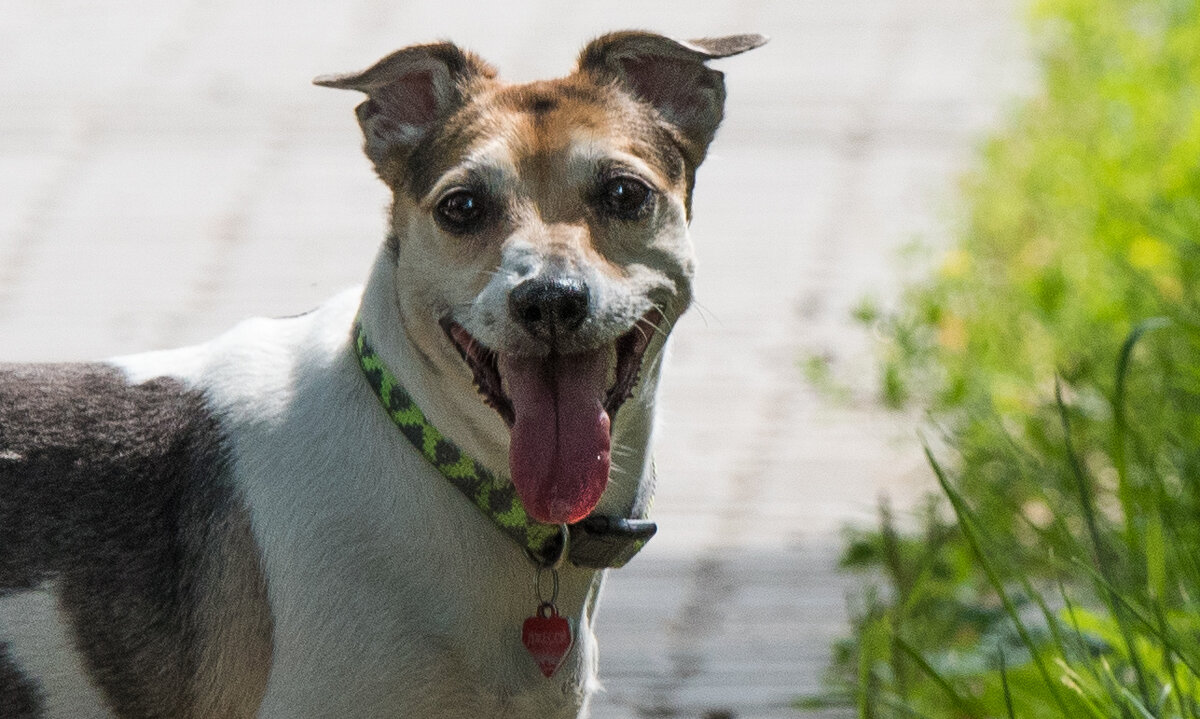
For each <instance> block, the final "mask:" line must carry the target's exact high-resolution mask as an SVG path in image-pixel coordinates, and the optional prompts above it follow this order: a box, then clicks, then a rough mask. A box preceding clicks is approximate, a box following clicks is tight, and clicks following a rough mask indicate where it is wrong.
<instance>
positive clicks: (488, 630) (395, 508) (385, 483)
mask: <svg viewBox="0 0 1200 719" xmlns="http://www.w3.org/2000/svg"><path fill="white" fill-rule="evenodd" d="M345 321H346V322H347V323H348V322H349V321H350V318H349V317H347V318H346V320H345ZM331 324H332V326H335V327H336V326H339V325H340V324H341V323H340V322H333V323H331ZM342 334H343V336H344V333H342ZM291 354H294V355H295V356H300V357H305V358H306V361H305V362H303V363H299V364H297V365H295V366H293V367H290V368H287V371H284V372H280V371H279V370H280V368H279V367H275V368H272V371H268V372H264V373H263V374H262V376H248V375H247V374H246V370H242V374H241V375H240V376H239V377H238V379H237V381H236V382H228V381H225V380H223V379H219V378H214V379H212V380H211V381H209V386H208V388H207V390H206V394H207V396H208V397H209V398H210V400H211V401H213V402H214V403H215V404H216V405H217V407H218V409H219V411H220V413H221V414H222V415H223V416H225V417H226V422H227V423H228V424H229V428H230V430H231V431H230V437H231V438H232V443H233V450H234V462H233V470H234V481H235V483H236V485H237V486H238V488H239V489H240V490H241V492H242V493H243V495H244V497H245V499H246V501H247V504H248V506H249V507H250V508H251V515H252V517H253V528H254V533H255V536H256V538H257V541H258V543H259V545H260V548H261V552H262V556H263V567H264V572H265V574H266V578H267V586H268V588H269V595H270V602H271V609H272V615H273V617H274V621H275V642H274V657H273V661H272V671H271V676H270V678H269V681H268V686H267V693H266V697H265V699H264V703H263V708H262V711H261V713H260V716H262V717H293V716H342V717H388V716H422V717H432V718H437V717H446V718H447V719H450V718H454V717H480V716H488V717H510V716H511V717H529V716H539V717H559V716H561V717H573V716H576V715H577V714H578V712H579V707H580V705H581V704H582V702H583V696H584V691H583V686H585V685H587V684H588V683H589V682H590V681H591V677H592V676H593V675H594V662H593V661H592V656H593V654H594V652H593V651H592V639H591V636H590V631H588V629H587V627H586V626H585V627H582V628H579V627H577V635H576V642H577V646H576V649H575V651H574V652H573V654H572V659H570V660H568V663H567V665H565V666H564V667H563V668H562V669H560V671H559V673H557V674H556V675H555V676H554V677H553V678H551V679H546V678H544V677H543V676H542V675H541V674H540V672H539V671H538V670H537V668H536V665H535V664H534V663H533V661H532V659H531V658H530V656H529V655H528V654H527V653H526V651H525V649H524V647H523V646H522V645H521V641H520V631H521V624H522V622H523V620H524V618H525V617H526V616H527V615H529V614H532V612H533V610H534V608H535V606H536V599H535V597H534V596H533V593H532V590H531V589H530V583H531V579H532V576H533V575H532V571H533V570H532V568H531V567H530V566H529V565H528V563H527V562H526V561H525V560H524V558H523V556H522V555H521V553H520V550H519V549H517V548H516V545H514V544H512V543H511V541H510V540H509V539H508V538H507V537H505V536H504V535H503V534H501V533H500V532H498V531H497V530H496V528H495V527H494V526H492V525H491V524H490V522H489V521H488V520H487V519H486V518H485V517H483V516H482V515H481V514H479V513H478V512H477V511H476V510H475V508H474V507H472V506H471V505H470V503H469V502H467V501H466V500H465V499H464V497H463V496H462V495H461V494H460V493H459V491H458V490H457V489H455V488H454V487H453V486H451V485H450V484H449V483H448V482H447V481H446V480H445V479H444V478H442V477H441V476H440V475H438V474H437V473H436V471H434V470H433V469H432V467H431V466H430V465H429V464H428V463H427V462H426V461H425V460H424V459H423V458H422V457H421V456H420V455H419V454H417V453H416V452H415V451H414V450H413V449H412V447H411V446H410V445H408V443H407V442H406V441H405V440H403V438H401V437H400V436H399V435H398V432H397V429H396V427H395V426H394V425H393V424H391V422H390V420H389V419H388V418H387V416H386V414H385V413H383V412H381V411H379V408H378V406H377V405H378V400H377V399H376V398H375V397H374V396H373V395H372V394H371V391H370V389H369V387H368V386H367V384H366V383H365V382H364V381H363V378H362V377H361V374H360V372H359V370H358V368H357V367H356V366H355V365H354V364H353V359H352V357H351V356H349V355H348V354H347V353H346V352H345V348H344V347H342V348H337V347H325V348H322V347H308V348H302V349H301V348H298V349H297V350H296V351H295V352H294V353H291ZM322 355H324V358H323V359H321V360H319V361H317V360H316V359H314V358H319V357H322ZM280 377H286V378H287V386H282V385H281V380H280V379H279V378H280ZM269 402H270V403H275V404H274V405H273V409H272V410H271V411H269V412H268V411H265V410H263V411H259V410H255V411H246V410H247V409H248V408H251V407H254V406H255V405H257V404H262V405H266V404H267V403H269ZM313 418H319V421H314V419H313ZM571 591H572V592H573V593H574V595H575V596H576V597H579V596H581V595H582V594H584V593H585V591H586V589H580V588H573V589H572V590H571Z"/></svg>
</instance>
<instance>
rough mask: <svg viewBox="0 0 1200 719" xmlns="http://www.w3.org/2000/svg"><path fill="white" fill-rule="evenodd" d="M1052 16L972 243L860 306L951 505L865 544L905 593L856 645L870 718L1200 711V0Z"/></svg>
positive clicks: (969, 184)
mask: <svg viewBox="0 0 1200 719" xmlns="http://www.w3.org/2000/svg"><path fill="white" fill-rule="evenodd" d="M1033 25H1034V37H1035V43H1036V47H1037V48H1038V51H1039V55H1040V63H1041V65H1040V66H1041V71H1042V76H1041V79H1042V84H1041V89H1040V91H1039V92H1038V94H1037V95H1035V96H1034V97H1032V98H1030V99H1029V100H1027V101H1026V102H1025V103H1024V104H1023V105H1022V107H1021V108H1019V110H1018V111H1017V112H1016V114H1015V115H1014V116H1013V118H1012V120H1011V122H1010V123H1009V125H1008V127H1007V128H1006V129H1005V130H1004V131H1003V132H1002V133H1001V134H999V135H998V136H997V137H995V138H994V139H993V140H991V141H990V142H988V143H987V145H986V146H985V147H984V148H983V150H982V153H981V160H980V163H979V167H978V169H977V170H976V171H975V172H973V173H972V174H971V175H970V176H969V177H968V178H967V179H966V180H965V183H964V188H963V192H964V196H965V199H966V202H965V204H964V211H963V215H962V217H961V218H960V221H959V225H958V226H957V227H956V240H957V241H956V244H955V246H954V247H953V248H952V249H951V250H950V251H949V252H947V253H946V254H945V256H944V257H943V258H942V260H941V262H940V263H939V264H938V266H937V268H936V271H935V272H934V273H933V274H932V276H931V277H929V278H928V279H927V280H925V281H923V282H921V283H920V284H918V285H916V286H913V287H912V288H910V290H909V291H908V292H907V294H906V296H905V298H904V301H903V302H902V303H901V306H900V309H899V310H898V311H896V312H895V313H893V314H881V313H879V312H878V311H877V310H874V309H872V308H870V307H869V306H864V307H863V308H862V309H860V310H859V311H858V313H857V314H858V316H859V317H860V319H861V320H862V321H864V322H866V323H869V324H872V325H873V326H874V327H875V328H876V330H877V331H878V333H879V334H881V335H883V336H884V337H886V338H887V342H886V346H885V357H884V361H883V364H884V367H883V372H882V376H883V381H882V392H883V396H884V399H885V401H887V402H889V403H891V404H894V405H904V404H908V405H911V404H919V405H921V406H926V407H929V408H930V411H931V416H932V418H933V420H934V424H935V427H936V430H935V435H936V436H934V437H933V438H932V440H933V444H934V445H936V446H937V447H939V450H938V453H937V455H938V457H937V459H934V458H933V457H931V462H932V463H933V464H934V466H935V468H936V469H937V471H938V473H939V477H940V478H941V480H942V483H943V488H944V492H945V498H948V499H949V500H950V505H951V508H952V509H953V512H952V513H951V514H952V516H949V515H948V514H947V512H945V511H942V512H940V513H939V511H938V510H937V509H936V508H931V509H930V510H929V511H928V512H926V514H925V516H924V519H923V520H922V525H923V530H922V531H921V533H920V534H919V535H918V536H903V535H902V534H901V533H899V532H897V531H896V530H895V529H894V528H893V525H892V522H891V520H890V518H887V517H885V521H884V523H883V526H882V528H881V529H880V530H878V531H876V532H871V533H865V534H856V535H853V536H852V537H851V542H850V547H849V549H848V551H847V563H848V564H851V565H855V566H869V567H875V568H878V569H882V570H883V571H882V576H884V577H885V578H886V579H887V586H886V587H884V588H883V589H882V590H881V591H880V592H879V593H878V594H876V595H873V596H871V597H868V598H866V599H864V600H863V602H862V606H860V607H859V608H858V609H859V611H858V619H857V620H856V636H855V637H854V638H853V640H851V641H850V642H848V643H847V644H846V645H845V646H843V647H842V648H841V649H840V667H841V671H842V674H841V676H842V677H843V679H845V680H846V686H847V687H852V689H850V690H849V692H850V693H849V695H848V696H852V697H853V698H854V699H855V701H856V703H857V705H858V708H859V714H860V716H863V717H893V716H895V717H899V716H920V717H1006V716H1019V717H1077V716H1078V717H1200V705H1198V703H1197V702H1198V701H1200V684H1198V682H1200V674H1198V673H1197V670H1198V669H1200V306H1198V298H1200V0H1143V1H1134V0H1039V1H1038V2H1036V4H1035V7H1034V10H1033ZM943 465H944V466H945V469H944V470H943V468H942V466H943ZM943 507H944V505H943Z"/></svg>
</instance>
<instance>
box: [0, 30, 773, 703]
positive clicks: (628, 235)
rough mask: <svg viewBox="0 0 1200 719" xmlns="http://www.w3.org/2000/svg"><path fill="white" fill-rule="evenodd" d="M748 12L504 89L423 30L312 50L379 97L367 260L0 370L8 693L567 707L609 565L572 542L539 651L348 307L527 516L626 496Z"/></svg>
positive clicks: (645, 458) (637, 497)
mask: <svg viewBox="0 0 1200 719" xmlns="http://www.w3.org/2000/svg"><path fill="white" fill-rule="evenodd" d="M764 41H765V39H764V38H762V37H760V36H758V35H739V36H733V37H724V38H716V39H705V40H697V41H692V42H676V41H673V40H669V39H667V38H664V37H661V36H659V35H654V34H651V33H646V32H621V33H615V34H610V35H606V36H604V37H601V38H599V39H597V40H595V41H594V42H592V43H591V44H589V45H588V46H587V47H586V48H584V50H583V52H582V53H581V55H580V57H579V63H578V67H577V69H576V70H575V71H574V72H573V73H572V74H571V75H569V76H567V77H565V78H561V79H557V80H551V81H543V82H533V83H529V84H525V85H510V84H506V83H504V82H501V81H500V80H499V79H497V76H496V72H495V70H493V69H492V67H490V66H489V65H488V64H487V63H485V62H484V61H482V60H481V59H479V58H478V57H476V56H475V55H472V54H470V53H468V52H465V51H463V50H461V49H459V48H458V47H456V46H455V45H452V44H449V43H440V44H433V45H421V46H415V47H410V48H407V49H404V50H400V51H399V52H396V53H394V54H392V55H390V56H388V57H386V58H384V59H383V60H381V61H380V62H379V63H378V64H376V65H375V66H373V67H371V68H370V69H368V70H366V71H364V72H362V73H358V74H353V75H345V76H337V77H326V78H318V79H317V83H318V84H320V85H326V86H330V87H338V88H346V89H352V90H358V91H361V92H363V93H365V94H366V95H367V100H366V101H365V102H363V103H362V104H361V105H359V106H358V109H357V114H358V118H359V121H360V123H361V125H362V130H363V133H364V135H365V137H366V145H365V147H366V154H367V155H368V157H369V158H370V159H371V161H372V162H373V163H374V165H375V168H376V170H377V172H378V174H379V176H380V177H381V178H382V179H383V181H384V182H385V183H387V185H388V186H389V187H390V188H391V190H392V192H393V194H394V202H393V204H392V209H391V215H390V230H391V231H390V233H389V235H388V238H387V241H386V242H385V244H384V246H383V249H382V250H381V252H380V253H379V256H378V259H377V260H376V263H375V266H374V270H373V271H372V273H371V275H370V278H369V281H368V282H367V285H366V288H365V289H363V290H356V291H351V292H347V293H345V294H343V295H342V296H339V297H337V298H335V299H333V300H332V301H331V302H329V303H327V304H326V305H324V306H322V307H321V308H319V309H317V310H315V311H313V312H311V313H309V314H307V315H303V316H300V317H295V318H289V319H278V320H267V319H255V320H249V321H246V322H244V323H242V324H241V325H239V326H237V327H236V328H234V329H233V330H231V331H230V332H228V333H227V334H225V335H222V336H221V337H218V338H217V339H215V340H213V341H211V342H209V343H207V344H204V345H200V346H196V347H190V348H185V349H180V350H172V351H166V352H155V353H149V354H143V355H136V356H131V357H124V358H119V359H115V360H111V361H108V362H103V363H94V364H64V365H5V366H0V716H3V717H5V718H6V719H16V718H21V719H25V718H34V717H70V718H71V719H79V718H81V717H187V718H190V719H213V718H218V717H252V716H259V717H279V718H286V719H295V718H297V717H304V718H308V717H339V718H342V717H424V718H436V717H445V718H450V717H455V718H466V717H470V718H472V719H478V718H480V717H574V716H578V715H580V714H581V713H583V712H586V705H587V702H588V697H589V695H590V694H591V692H592V691H593V690H594V689H595V688H596V686H597V682H596V646H595V640H594V637H593V634H592V630H591V625H592V621H593V618H594V612H595V608H596V600H597V595H598V593H599V590H600V585H601V582H602V580H603V575H604V572H603V571H597V570H595V569H586V568H580V567H576V566H572V565H570V564H569V563H567V564H564V565H563V566H562V567H561V569H560V570H559V572H560V577H561V587H560V590H559V593H558V595H557V602H556V604H557V608H558V610H559V611H560V612H561V613H562V614H563V615H564V616H566V617H569V618H570V619H571V621H572V622H573V624H574V645H573V647H572V648H571V650H570V652H569V654H568V655H567V656H566V659H565V661H564V663H563V664H562V666H561V667H560V668H559V670H558V671H557V672H556V673H555V674H554V675H553V677H551V678H549V679H547V678H545V677H543V675H542V673H541V672H539V670H538V668H537V667H536V666H535V665H534V663H533V661H531V658H530V656H529V654H527V653H526V651H525V650H524V648H523V647H522V646H521V638H520V637H521V634H520V628H521V626H522V622H523V621H524V620H525V619H526V618H528V617H529V615H530V613H531V610H533V608H534V606H535V601H536V597H535V592H534V590H533V589H532V588H531V579H532V578H533V570H532V568H531V567H532V565H531V564H530V561H529V559H528V558H527V556H526V554H525V553H524V552H523V551H522V550H521V548H520V547H518V546H517V545H516V544H515V543H514V542H512V541H509V540H508V539H507V538H505V537H504V536H503V535H502V534H501V533H500V532H498V531H497V528H496V526H494V525H493V524H492V523H491V522H490V521H489V519H488V518H487V517H485V516H484V515H483V514H481V513H480V512H479V511H477V510H476V509H475V508H474V507H472V506H471V504H470V502H468V501H466V500H465V499H464V497H463V495H462V494H461V493H460V492H459V491H458V490H457V489H456V488H454V487H453V486H452V485H451V484H449V483H448V482H447V481H446V480H445V479H444V478H443V477H442V476H441V475H440V474H438V472H437V471H436V470H435V469H434V467H433V466H432V465H431V464H430V462H428V461H427V460H426V459H425V457H424V456H422V454H421V453H420V452H419V451H418V450H417V449H416V448H415V447H414V446H413V445H412V444H410V443H409V442H408V441H406V440H405V438H404V437H403V436H402V435H401V433H400V432H399V431H398V430H397V427H396V426H395V425H394V424H393V423H392V421H391V419H390V418H389V417H388V415H387V413H385V412H384V411H382V408H381V407H380V405H379V402H378V400H377V398H376V397H375V396H374V394H373V393H372V389H371V388H370V387H369V386H368V382H367V381H366V380H365V379H364V374H363V372H362V371H361V369H360V367H359V366H358V360H357V358H356V354H355V350H354V345H353V340H352V333H351V327H352V325H353V324H354V322H355V318H356V317H357V318H359V319H360V321H361V323H362V326H363V328H364V330H365V331H366V333H367V335H368V336H369V337H370V338H371V342H372V344H373V345H374V347H375V349H376V352H377V354H378V357H379V358H380V359H381V360H382V361H383V362H385V363H386V364H387V366H389V367H390V368H391V369H392V371H393V372H394V374H395V376H396V377H397V378H398V380H399V382H400V383H401V384H402V385H403V386H404V387H405V388H406V389H407V391H408V393H409V394H410V395H411V396H412V398H413V399H414V400H415V402H416V404H417V405H418V406H419V407H420V408H421V409H422V410H423V411H424V413H425V415H426V416H427V417H428V418H429V420H430V422H431V423H432V424H433V425H434V426H436V427H437V428H438V430H440V431H441V433H442V434H443V435H445V436H446V437H448V438H450V439H452V440H453V441H454V442H455V443H457V445H458V446H459V447H460V448H461V449H462V450H463V451H465V452H466V453H467V454H469V455H470V456H471V457H473V458H474V459H475V460H477V461H478V462H479V463H480V464H482V465H483V466H485V467H487V468H490V469H491V470H492V471H493V472H494V473H496V474H497V475H499V476H501V477H506V478H511V482H512V486H513V487H514V488H515V490H516V492H517V495H518V496H519V498H520V500H521V502H522V503H523V504H524V507H525V510H526V511H527V513H528V514H529V515H530V516H531V517H532V518H533V519H535V520H537V521H539V522H543V523H548V524H567V523H571V522H575V521H576V520H579V519H581V518H583V517H585V516H588V515H590V514H593V513H604V514H609V515H625V516H628V513H629V512H630V508H631V507H634V506H637V505H638V504H639V503H642V504H644V503H645V501H646V499H647V497H648V495H649V493H650V491H651V490H652V484H653V472H652V468H651V461H650V446H649V445H650V439H651V429H652V426H653V416H652V415H653V410H654V397H655V391H656V386H657V383H658V375H659V369H660V365H661V357H662V349H663V344H664V342H665V340H666V336H667V333H668V331H669V330H670V328H671V326H672V324H673V323H674V322H675V320H676V319H677V318H678V317H679V315H680V314H681V313H682V312H683V311H684V310H685V309H686V308H687V306H688V304H689V302H690V298H691V289H690V288H691V278H692V270H693V259H692V250H691V246H690V242H689V239H688V233H687V225H688V219H689V216H690V212H691V202H690V200H691V195H692V188H693V184H694V181H695V173H696V169H697V167H698V166H699V165H700V162H701V161H702V160H703V159H704V156H705V153H706V151H707V148H708V145H709V143H710V141H711V140H712V138H713V134H714V132H715V131H716V129H717V125H718V124H719V122H720V121H721V117H722V111H723V110H722V107H723V102H724V96H725V93H724V85H723V80H722V76H721V74H720V73H719V72H717V71H715V70H712V69H709V68H708V67H706V65H705V63H706V61H709V60H711V59H714V58H719V57H725V56H729V55H734V54H737V53H740V52H743V51H746V50H749V49H751V48H754V47H757V46H758V45H760V44H762V43H763V42H764ZM647 328H652V330H653V331H652V332H651V335H652V336H651V337H649V342H646V341H640V340H637V341H635V340H631V339H629V338H631V337H634V338H635V339H636V338H637V337H640V336H641V334H642V333H643V332H645V331H646V329H647ZM626 397H628V398H629V399H628V401H625V402H624V403H622V400H625V399H626Z"/></svg>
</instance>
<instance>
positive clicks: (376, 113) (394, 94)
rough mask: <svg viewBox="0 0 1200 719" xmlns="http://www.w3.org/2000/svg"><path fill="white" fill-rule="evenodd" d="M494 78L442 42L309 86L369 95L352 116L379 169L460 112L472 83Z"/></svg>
mask: <svg viewBox="0 0 1200 719" xmlns="http://www.w3.org/2000/svg"><path fill="white" fill-rule="evenodd" d="M495 76H496V71H495V69H493V68H492V67H491V66H490V65H488V64H487V63H486V62H484V61H483V60H481V59H480V58H478V57H476V56H475V55H473V54H471V53H468V52H464V51H463V50H461V49H460V48H459V47H458V46H456V45H454V44H452V43H448V42H443V43H436V44H431V45H414V46H412V47H407V48H404V49H403V50H398V51H396V52H394V53H392V54H391V55H388V56H387V57H385V58H383V59H382V60H380V61H379V62H377V63H375V64H374V65H372V66H371V67H369V68H367V69H366V70H363V71H362V72H359V73H352V74H348V75H322V76H320V77H318V78H316V79H315V80H313V83H314V84H317V85H321V86H322V87H336V88H341V89H343V90H358V91H359V92H364V93H366V94H367V100H366V102H364V103H362V104H361V105H359V106H358V107H357V108H355V114H356V115H358V123H359V125H361V126H362V131H363V136H364V137H365V138H366V144H365V147H364V150H365V151H366V153H367V157H369V158H371V160H372V161H373V162H374V163H375V165H376V167H380V165H381V164H382V163H383V161H384V159H385V158H386V157H387V156H388V154H389V153H390V152H391V151H392V150H393V149H394V148H396V147H402V146H411V145H413V144H416V142H418V141H419V140H420V139H421V138H422V137H423V136H424V135H425V133H426V132H428V130H429V129H430V128H431V127H433V126H434V125H435V124H436V123H437V122H439V121H440V120H442V119H444V118H445V117H446V116H447V115H449V114H450V113H451V112H453V111H454V110H455V109H457V108H458V107H460V106H461V105H462V104H463V102H464V100H465V97H466V94H467V93H468V92H469V88H470V84H471V82H472V81H473V80H475V79H480V78H483V79H487V78H493V77H495Z"/></svg>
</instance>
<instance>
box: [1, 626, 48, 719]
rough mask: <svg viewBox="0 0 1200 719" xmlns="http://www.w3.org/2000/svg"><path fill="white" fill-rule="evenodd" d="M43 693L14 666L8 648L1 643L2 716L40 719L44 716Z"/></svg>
mask: <svg viewBox="0 0 1200 719" xmlns="http://www.w3.org/2000/svg"><path fill="white" fill-rule="evenodd" d="M44 713H45V707H44V706H43V704H42V696H41V692H39V691H38V688H37V686H36V685H35V684H34V683H33V682H32V681H30V679H29V678H28V677H26V676H25V675H23V674H21V671H20V670H19V669H18V668H17V667H16V665H15V664H13V661H12V659H11V658H10V657H9V656H8V648H7V646H5V644H4V642H0V716H2V717H6V719H38V718H39V717H41V716H44Z"/></svg>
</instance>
